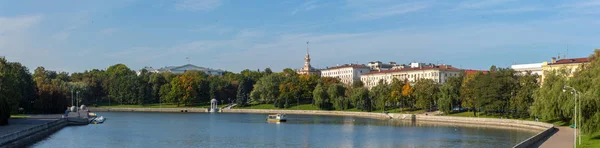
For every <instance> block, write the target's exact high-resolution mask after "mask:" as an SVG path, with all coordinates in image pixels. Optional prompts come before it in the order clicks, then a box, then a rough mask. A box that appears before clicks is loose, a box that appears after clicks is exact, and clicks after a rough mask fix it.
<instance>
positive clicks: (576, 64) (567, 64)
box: [541, 57, 590, 83]
mask: <svg viewBox="0 0 600 148" xmlns="http://www.w3.org/2000/svg"><path fill="white" fill-rule="evenodd" d="M589 62H590V61H589V59H588V58H570V59H558V60H557V59H556V58H555V57H552V60H551V61H550V63H548V62H544V63H542V75H541V76H542V79H541V82H542V83H543V82H544V79H545V77H546V76H545V75H546V74H547V73H548V72H550V71H554V70H566V71H567V72H568V74H569V77H571V76H573V73H575V71H577V69H579V68H580V67H582V66H584V65H586V64H588V63H589Z"/></svg>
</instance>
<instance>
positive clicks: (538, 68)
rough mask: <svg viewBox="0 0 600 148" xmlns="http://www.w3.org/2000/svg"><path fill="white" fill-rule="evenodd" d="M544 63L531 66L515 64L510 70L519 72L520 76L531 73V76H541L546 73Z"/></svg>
mask: <svg viewBox="0 0 600 148" xmlns="http://www.w3.org/2000/svg"><path fill="white" fill-rule="evenodd" d="M543 64H544V63H531V64H515V65H511V66H510V68H511V69H513V70H515V71H516V72H519V74H526V73H527V72H531V74H537V75H539V76H541V75H542V74H543V72H544V71H542V65H543Z"/></svg>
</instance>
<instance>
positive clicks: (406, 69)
mask: <svg viewBox="0 0 600 148" xmlns="http://www.w3.org/2000/svg"><path fill="white" fill-rule="evenodd" d="M431 69H439V70H460V69H458V68H456V67H452V66H450V65H436V66H423V67H421V68H402V69H392V70H381V71H371V72H369V73H367V74H364V75H371V74H380V73H395V72H402V71H419V70H431Z"/></svg>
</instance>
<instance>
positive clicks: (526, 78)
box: [510, 72, 540, 118]
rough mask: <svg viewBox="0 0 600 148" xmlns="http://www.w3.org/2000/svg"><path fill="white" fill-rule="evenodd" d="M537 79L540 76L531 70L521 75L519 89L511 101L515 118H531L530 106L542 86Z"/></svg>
mask: <svg viewBox="0 0 600 148" xmlns="http://www.w3.org/2000/svg"><path fill="white" fill-rule="evenodd" d="M537 79H538V76H537V75H534V74H531V72H527V73H526V74H525V75H522V76H520V77H519V85H520V86H519V90H518V91H517V94H516V96H515V97H513V98H512V99H511V102H510V105H511V107H510V109H511V110H512V111H513V112H512V116H513V117H514V118H529V108H530V107H531V105H532V104H533V100H534V99H533V96H534V92H535V91H536V90H537V89H538V88H539V87H540V86H539V84H538V82H537Z"/></svg>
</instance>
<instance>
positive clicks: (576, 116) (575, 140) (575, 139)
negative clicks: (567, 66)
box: [563, 85, 581, 148]
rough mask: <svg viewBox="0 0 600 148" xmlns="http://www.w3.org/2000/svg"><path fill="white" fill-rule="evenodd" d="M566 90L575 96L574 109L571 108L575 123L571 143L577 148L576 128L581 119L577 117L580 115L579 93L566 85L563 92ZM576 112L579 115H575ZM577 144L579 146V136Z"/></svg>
mask: <svg viewBox="0 0 600 148" xmlns="http://www.w3.org/2000/svg"><path fill="white" fill-rule="evenodd" d="M566 89H571V90H572V92H571V93H572V94H573V95H575V100H574V101H575V102H574V103H575V107H573V111H574V113H573V115H574V116H573V122H575V128H573V129H575V130H574V131H573V133H574V135H573V142H574V144H575V146H574V147H575V148H577V137H578V135H577V128H579V127H580V126H579V125H581V117H578V115H579V114H581V102H580V98H579V95H580V93H579V91H577V90H576V89H575V88H573V87H571V86H568V85H565V86H564V87H563V92H566V91H567V90H566ZM578 110H579V114H577V113H578ZM578 120H579V125H578V124H577V122H578ZM580 130H581V129H580ZM579 144H581V136H579Z"/></svg>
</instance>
